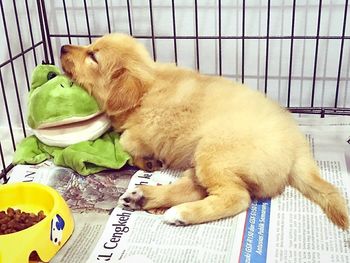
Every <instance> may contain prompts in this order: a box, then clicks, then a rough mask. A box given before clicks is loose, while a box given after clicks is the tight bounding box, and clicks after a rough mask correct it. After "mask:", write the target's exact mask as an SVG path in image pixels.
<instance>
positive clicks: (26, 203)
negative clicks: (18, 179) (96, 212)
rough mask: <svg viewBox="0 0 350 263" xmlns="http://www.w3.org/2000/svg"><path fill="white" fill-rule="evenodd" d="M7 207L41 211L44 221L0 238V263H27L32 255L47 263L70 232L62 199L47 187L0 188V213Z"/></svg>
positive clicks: (20, 185) (70, 223)
mask: <svg viewBox="0 0 350 263" xmlns="http://www.w3.org/2000/svg"><path fill="white" fill-rule="evenodd" d="M9 207H11V208H14V209H21V210H22V211H24V212H28V213H35V214H37V213H38V212H39V211H40V210H42V211H43V212H44V214H45V215H46V217H45V218H44V219H43V220H41V221H40V222H38V223H37V224H35V225H33V226H31V227H29V228H27V229H23V230H21V231H19V232H16V233H12V234H6V235H0V263H9V262H11V263H24V262H29V255H30V254H31V252H33V251H36V252H37V254H38V255H39V257H40V259H41V260H42V261H45V262H48V261H49V260H50V259H51V258H52V257H53V256H54V255H55V254H56V253H57V251H58V250H59V249H60V248H61V247H62V246H63V245H64V243H65V242H66V241H67V240H68V239H69V237H70V236H71V234H72V232H73V229H74V221H73V217H72V214H71V212H70V210H69V208H68V206H67V204H66V202H65V201H64V199H63V198H62V196H61V195H60V194H59V193H58V192H57V191H56V190H54V189H53V188H51V187H48V186H45V185H41V184H37V183H15V184H9V185H2V186H0V211H6V210H7V208H9Z"/></svg>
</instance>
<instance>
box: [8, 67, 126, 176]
mask: <svg viewBox="0 0 350 263" xmlns="http://www.w3.org/2000/svg"><path fill="white" fill-rule="evenodd" d="M28 109H29V114H28V125H29V126H30V127H31V128H32V129H33V132H34V134H35V136H30V137H28V138H25V139H24V140H23V141H22V142H21V143H20V144H19V145H18V147H17V150H16V152H15V155H14V158H13V163H14V164H37V163H40V162H43V161H44V160H46V159H49V158H52V157H53V160H54V163H55V164H56V165H60V166H66V167H70V168H72V169H73V170H75V171H77V172H78V173H80V174H82V175H88V174H91V173H96V172H99V171H102V170H105V169H119V168H121V167H122V166H124V165H125V164H126V162H127V161H128V160H129V159H130V156H129V155H128V154H127V153H126V152H124V151H123V150H122V148H121V146H120V143H119V135H118V134H116V133H114V132H109V133H107V134H104V135H103V136H101V135H102V134H103V133H105V132H106V131H107V130H108V128H109V127H110V123H109V120H108V118H107V117H106V116H105V115H104V114H102V113H101V111H100V109H99V107H98V104H97V102H96V100H95V99H94V98H93V97H92V96H90V95H89V94H88V93H87V92H86V91H85V90H84V89H83V88H82V87H80V86H79V85H77V84H75V83H74V82H72V81H71V80H70V79H69V78H68V77H66V76H64V75H61V73H60V70H59V69H58V68H57V67H56V66H53V65H39V66H37V67H36V68H35V69H34V71H33V74H32V82H31V90H30V93H29V102H28ZM100 136H101V137H100ZM57 146H60V147H57Z"/></svg>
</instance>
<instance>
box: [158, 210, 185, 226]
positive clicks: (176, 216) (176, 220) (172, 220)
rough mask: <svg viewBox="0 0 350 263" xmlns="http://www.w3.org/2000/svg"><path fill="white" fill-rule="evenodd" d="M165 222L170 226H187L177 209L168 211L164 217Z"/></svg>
mask: <svg viewBox="0 0 350 263" xmlns="http://www.w3.org/2000/svg"><path fill="white" fill-rule="evenodd" d="M163 221H164V222H165V223H167V224H170V225H175V226H185V225H187V223H186V221H185V220H184V219H183V218H182V217H181V215H180V213H179V211H178V210H177V209H176V207H172V208H170V209H168V210H167V211H166V212H165V213H164V215H163Z"/></svg>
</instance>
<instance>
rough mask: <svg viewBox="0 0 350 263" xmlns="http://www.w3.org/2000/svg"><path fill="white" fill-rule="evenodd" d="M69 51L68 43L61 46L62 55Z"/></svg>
mask: <svg viewBox="0 0 350 263" xmlns="http://www.w3.org/2000/svg"><path fill="white" fill-rule="evenodd" d="M66 53H68V45H64V46H62V47H61V56H62V55H64V54H66Z"/></svg>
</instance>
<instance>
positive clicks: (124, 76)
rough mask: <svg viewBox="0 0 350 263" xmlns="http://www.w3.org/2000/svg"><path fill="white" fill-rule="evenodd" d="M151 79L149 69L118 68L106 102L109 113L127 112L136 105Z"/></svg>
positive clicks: (113, 75) (113, 76)
mask: <svg viewBox="0 0 350 263" xmlns="http://www.w3.org/2000/svg"><path fill="white" fill-rule="evenodd" d="M150 80H151V74H150V73H149V72H148V71H147V70H141V69H140V70H135V69H134V70H130V69H127V68H118V69H117V70H115V71H114V73H113V74H112V83H111V87H110V90H109V94H108V97H107V101H106V104H105V108H106V110H107V112H108V113H109V114H113V113H117V112H125V111H128V110H130V109H132V108H134V107H136V106H137V105H138V104H139V103H140V101H141V98H142V96H143V95H144V93H145V92H146V91H147V85H148V84H149V82H150Z"/></svg>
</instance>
